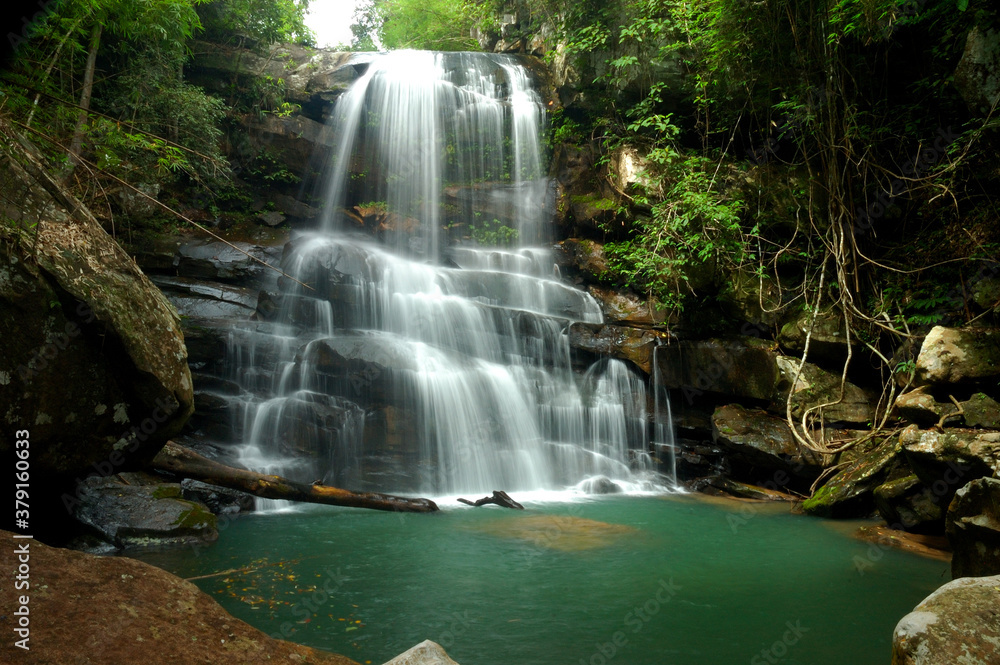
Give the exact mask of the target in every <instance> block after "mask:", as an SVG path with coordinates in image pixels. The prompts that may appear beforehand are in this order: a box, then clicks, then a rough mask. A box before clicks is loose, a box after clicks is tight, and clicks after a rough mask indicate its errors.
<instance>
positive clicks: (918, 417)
mask: <svg viewBox="0 0 1000 665" xmlns="http://www.w3.org/2000/svg"><path fill="white" fill-rule="evenodd" d="M927 388H928V387H927V386H921V387H919V388H915V389H914V390H911V391H910V392H908V393H904V394H902V395H900V396H899V397H897V398H896V404H895V407H894V408H895V412H896V415H898V416H899V417H900V418H902V419H903V420H905V421H907V422H911V423H916V424H917V425H922V426H924V427H927V426H930V425H934V424H936V423H937V422H938V421H939V420H940V419H941V416H942V415H944V414H945V413H953V412H954V411H955V405H954V404H942V403H941V402H938V401H937V400H936V399H934V396H933V395H931V394H930V393H929V392H928V390H927Z"/></svg>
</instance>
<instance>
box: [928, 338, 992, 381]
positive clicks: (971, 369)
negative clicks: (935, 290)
mask: <svg viewBox="0 0 1000 665" xmlns="http://www.w3.org/2000/svg"><path fill="white" fill-rule="evenodd" d="M916 381H917V383H918V384H919V385H924V384H932V385H941V384H954V383H958V384H987V385H993V386H995V385H996V383H997V381H1000V329H997V328H967V329H966V328H961V329H960V328H945V327H943V326H935V327H934V328H932V329H931V331H930V332H929V333H927V337H925V338H924V343H923V345H922V346H921V347H920V354H919V355H918V356H917V366H916Z"/></svg>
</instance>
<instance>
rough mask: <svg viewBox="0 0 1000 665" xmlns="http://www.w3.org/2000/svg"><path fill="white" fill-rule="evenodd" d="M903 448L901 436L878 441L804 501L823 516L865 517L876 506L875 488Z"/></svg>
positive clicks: (803, 505) (806, 507) (808, 506)
mask: <svg viewBox="0 0 1000 665" xmlns="http://www.w3.org/2000/svg"><path fill="white" fill-rule="evenodd" d="M899 452H900V445H899V439H898V437H894V436H891V437H888V438H886V439H884V440H882V441H880V442H878V443H877V444H876V445H875V446H874V447H873V448H872V449H871V450H870V451H869V452H868V453H867V454H864V455H861V456H859V457H857V458H856V459H855V460H854V461H853V462H852V463H851V464H849V465H848V466H846V467H844V468H843V469H841V470H840V471H838V472H837V473H836V474H835V475H834V476H832V477H831V478H830V479H829V480H827V481H826V483H824V484H823V486H822V487H820V488H819V489H818V490H816V492H815V493H814V494H813V495H812V496H811V497H809V498H808V499H807V500H806V501H805V502H803V504H802V509H803V510H805V511H806V512H807V513H809V514H811V515H819V516H821V517H864V516H868V515H870V514H871V512H872V509H873V508H874V502H873V499H872V490H874V489H875V488H876V487H878V486H879V485H881V484H882V483H883V482H885V480H886V477H887V475H888V473H889V471H890V468H891V465H892V463H893V461H894V460H895V459H896V457H897V455H899Z"/></svg>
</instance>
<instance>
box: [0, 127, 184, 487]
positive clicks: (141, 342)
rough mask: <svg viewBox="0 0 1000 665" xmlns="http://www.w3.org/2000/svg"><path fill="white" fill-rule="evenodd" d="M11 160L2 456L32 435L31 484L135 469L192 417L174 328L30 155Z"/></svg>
mask: <svg viewBox="0 0 1000 665" xmlns="http://www.w3.org/2000/svg"><path fill="white" fill-rule="evenodd" d="M10 149H11V150H14V149H18V150H20V151H21V152H20V154H19V156H18V159H16V160H15V159H13V158H11V157H10V156H9V154H8V152H6V151H5V152H3V153H2V155H0V190H3V191H4V193H5V199H4V200H5V201H17V205H16V207H15V206H12V205H10V204H8V203H0V213H2V214H3V215H4V216H5V218H6V219H7V221H6V222H5V223H4V224H0V339H3V340H4V353H3V355H2V357H0V413H2V414H3V417H4V425H5V428H6V430H7V431H9V432H10V433H11V436H7V437H4V438H2V439H0V454H2V455H5V456H12V455H13V452H12V448H13V446H14V437H13V433H14V432H15V431H16V430H21V429H27V430H29V431H30V445H31V473H32V480H33V482H34V481H38V482H40V483H41V482H44V479H50V480H51V479H53V478H58V479H61V480H67V479H71V478H73V477H74V476H83V475H86V474H87V473H88V471H90V470H92V468H93V466H95V465H106V466H110V467H113V468H116V469H117V470H125V469H127V468H137V467H140V466H142V465H143V464H144V463H145V462H147V461H148V460H150V459H152V457H153V456H154V455H155V454H156V452H157V451H158V450H159V449H160V447H162V445H163V443H164V442H165V441H166V440H167V439H169V438H170V437H172V436H173V435H175V434H177V433H178V432H179V431H180V429H181V427H182V426H183V424H184V422H185V421H186V420H187V418H188V416H189V415H190V414H191V411H192V409H193V402H194V400H193V390H192V384H191V374H190V371H189V369H188V364H187V360H188V357H187V352H186V350H185V347H184V338H183V336H182V335H181V329H180V320H179V317H178V315H177V313H176V311H175V310H174V309H173V307H171V306H170V304H169V303H168V302H167V300H166V298H164V297H163V295H162V294H161V293H160V291H159V289H157V288H156V286H154V285H153V283H152V282H150V281H149V279H148V278H147V277H146V276H145V275H144V274H143V273H142V271H141V270H140V269H139V268H138V266H136V264H135V262H134V261H133V260H132V258H131V257H129V256H128V254H126V253H125V252H124V251H123V250H122V249H121V248H120V247H119V246H118V244H117V243H116V242H115V241H114V240H113V239H112V238H111V237H110V236H109V235H108V234H107V233H105V231H104V230H103V229H102V228H101V225H100V224H99V223H98V221H97V220H96V219H95V218H94V217H93V216H92V215H91V213H90V212H89V211H88V210H87V209H86V208H85V207H84V206H83V205H82V204H81V203H80V202H79V201H77V200H75V199H74V198H73V197H72V196H71V195H70V194H69V193H68V192H67V191H65V190H64V189H63V188H62V187H61V186H60V185H59V184H58V183H56V182H55V181H54V180H52V179H51V178H50V177H49V176H48V175H47V174H46V172H45V170H44V168H43V167H42V166H41V164H40V162H39V161H38V159H37V156H36V155H35V154H34V153H33V151H32V150H31V149H30V148H29V147H25V146H23V145H20V144H19V147H15V146H13V145H12V146H10ZM29 228H30V230H28V229H29ZM140 429H141V432H140V431H139V430H140ZM27 436H28V435H25V437H26V438H27ZM88 467H90V469H88Z"/></svg>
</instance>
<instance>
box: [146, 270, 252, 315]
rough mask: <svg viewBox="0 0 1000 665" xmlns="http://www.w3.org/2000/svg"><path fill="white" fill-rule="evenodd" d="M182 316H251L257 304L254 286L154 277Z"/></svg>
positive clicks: (187, 278) (162, 276)
mask: <svg viewBox="0 0 1000 665" xmlns="http://www.w3.org/2000/svg"><path fill="white" fill-rule="evenodd" d="M151 279H152V281H153V283H154V284H156V285H157V286H158V287H159V288H160V290H161V291H162V292H163V294H164V295H165V296H167V298H168V299H169V300H170V303H171V304H172V305H173V306H174V307H176V308H177V311H178V313H179V314H180V315H181V316H193V317H197V318H208V319H217V318H232V319H249V318H250V315H251V314H253V312H254V309H255V307H256V305H257V294H256V292H255V291H254V290H253V289H247V288H243V287H240V286H232V285H229V284H222V283H218V282H214V283H213V282H204V281H202V280H197V279H191V278H189V277H167V276H165V275H156V276H154V277H152V278H151Z"/></svg>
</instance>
